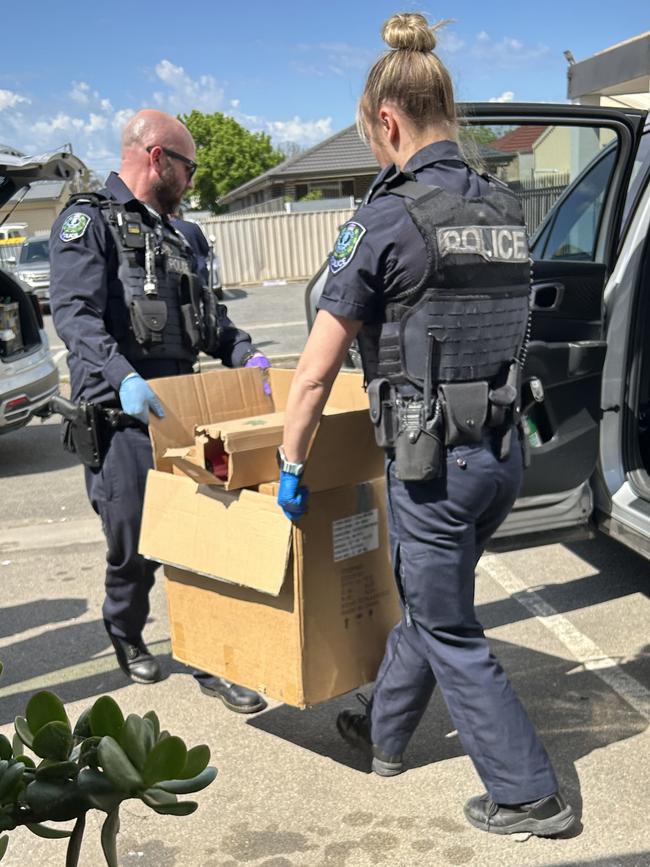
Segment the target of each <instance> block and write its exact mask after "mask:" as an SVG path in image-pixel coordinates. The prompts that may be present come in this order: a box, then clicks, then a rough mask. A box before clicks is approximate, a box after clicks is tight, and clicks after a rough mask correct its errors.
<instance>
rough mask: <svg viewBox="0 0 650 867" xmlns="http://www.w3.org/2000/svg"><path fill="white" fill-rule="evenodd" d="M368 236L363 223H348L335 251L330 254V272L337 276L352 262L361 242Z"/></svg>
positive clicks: (337, 240)
mask: <svg viewBox="0 0 650 867" xmlns="http://www.w3.org/2000/svg"><path fill="white" fill-rule="evenodd" d="M365 234H366V228H365V226H362V225H361V223H356V222H355V221H354V220H348V222H347V223H346V224H345V225H344V226H343V227H342V228H341V231H340V233H339V236H338V238H337V239H336V244H334V249H333V250H332V252H331V253H330V271H331V272H332V274H336V273H337V272H338V271H340V270H341V268H345V266H346V265H347V264H348V263H349V262H350V261H351V259H352V257H353V256H354V254H355V252H356V249H357V247H358V246H359V241H360V240H361V239H362V238H363V236H364V235H365Z"/></svg>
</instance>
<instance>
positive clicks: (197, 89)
mask: <svg viewBox="0 0 650 867" xmlns="http://www.w3.org/2000/svg"><path fill="white" fill-rule="evenodd" d="M348 48H350V46H346V45H345V44H344V43H333V44H331V45H329V46H328V50H329V51H330V52H331V53H332V54H333V55H334V54H335V53H338V55H339V56H341V57H344V56H345V54H346V49H348ZM346 62H352V61H351V59H350V58H348V61H346ZM343 69H344V67H343V65H342V66H341V70H342V71H343ZM155 81H156V86H155V87H154V93H151V94H150V95H149V98H148V99H145V100H144V101H143V102H142V103H140V104H137V105H128V104H127V105H122V106H119V107H114V106H113V105H112V103H111V101H110V100H109V99H107V98H106V97H104V96H103V95H102V94H100V93H99V92H98V91H97V90H95V89H94V88H93V86H92V82H91V83H88V82H85V81H72V82H71V83H70V86H69V88H68V92H67V94H66V97H67V98H66V99H64V100H62V101H61V102H60V103H59V104H58V106H57V109H56V110H53V109H52V108H49V107H48V106H47V105H42V104H41V105H34V104H32V103H30V100H29V99H28V98H27V97H26V96H21V95H19V94H16V93H12V92H11V91H3V90H0V112H1V113H0V141H6V142H7V143H8V144H11V145H14V146H15V147H16V148H18V149H20V150H22V151H25V152H27V153H38V152H40V151H44V150H50V149H55V148H57V147H60V146H61V145H63V144H66V143H68V142H69V143H70V144H72V147H73V150H74V152H75V153H76V154H78V155H79V156H80V157H81V159H82V160H84V161H85V162H86V163H87V164H88V165H89V166H90V167H91V168H92V169H94V170H95V171H96V172H98V173H99V174H100V175H105V174H106V173H107V172H108V171H109V170H110V169H115V168H116V167H117V166H118V165H119V158H120V138H121V134H122V130H123V128H124V125H125V124H126V122H127V121H128V120H129V119H130V118H131V117H133V115H134V114H135V112H136V111H138V110H139V109H140V108H143V107H145V106H152V105H156V106H157V107H159V108H160V109H162V110H164V111H168V112H170V113H172V114H176V113H181V112H182V113H185V112H190V111H191V110H192V109H193V108H196V109H198V110H199V111H204V112H213V111H225V112H227V113H229V114H230V115H231V116H232V117H234V118H235V120H237V121H238V122H239V123H241V124H242V126H244V127H246V128H248V129H250V130H252V131H254V132H257V131H262V132H265V133H267V134H268V135H270V136H271V138H272V140H273V143H274V144H275V145H280V144H284V143H286V142H295V143H296V144H299V145H302V146H304V147H310V146H311V145H314V144H316V143H317V142H319V141H321V140H322V139H324V138H326V137H327V136H329V135H331V134H332V118H331V117H322V118H318V117H316V118H313V119H309V118H307V119H305V118H302V117H299V116H297V115H296V116H294V117H291V118H289V119H286V120H284V119H281V120H275V119H271V118H269V117H268V116H265V115H261V114H253V113H251V112H249V113H247V112H245V111H244V110H243V109H242V106H241V101H240V100H239V99H227V98H226V95H225V93H224V89H223V88H222V87H221V86H220V85H219V83H218V82H217V80H216V79H215V78H214V77H213V76H211V75H200V76H199V77H198V78H196V79H194V78H192V77H191V76H190V75H189V74H188V73H187V71H186V70H185V69H184V68H183V67H182V66H177V65H176V64H174V63H172V62H171V61H170V60H166V59H164V60H161V61H160V63H158V64H157V65H156V67H155ZM3 108H11V109H12V110H11V111H4V112H2V111H1V110H2V109H3Z"/></svg>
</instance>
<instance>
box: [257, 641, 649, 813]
mask: <svg viewBox="0 0 650 867" xmlns="http://www.w3.org/2000/svg"><path fill="white" fill-rule="evenodd" d="M490 644H491V646H492V648H493V650H494V653H495V654H496V656H497V658H498V659H499V660H500V661H501V663H502V664H503V667H504V669H505V670H506V672H507V674H508V676H509V677H510V679H511V681H512V683H513V686H514V688H515V690H516V691H517V693H518V694H519V696H520V697H521V699H522V702H523V704H524V706H525V707H526V710H527V712H528V715H529V716H530V718H531V720H532V722H533V724H534V725H535V727H536V729H537V731H538V732H539V734H540V736H541V738H542V740H543V741H544V744H545V745H546V747H547V749H548V751H549V753H550V755H551V759H552V761H553V764H554V767H555V769H556V772H557V774H558V777H559V779H560V785H561V787H562V790H563V791H564V793H565V795H566V797H567V799H568V800H569V801H570V803H571V804H572V806H573V808H574V809H575V810H576V813H577V814H578V816H580V815H581V812H582V798H581V795H580V783H579V779H578V774H577V771H576V769H575V764H576V762H577V761H578V760H579V759H580V758H582V757H583V756H585V755H588V754H589V753H591V752H593V751H594V750H597V749H601V748H603V747H606V746H608V745H609V744H613V743H617V742H618V741H622V740H625V739H627V738H630V737H634V736H635V735H638V734H640V733H641V732H643V731H645V729H646V728H647V727H648V720H647V719H645V717H643V716H642V715H641V714H640V713H638V712H637V711H636V710H634V708H632V707H631V706H630V705H628V704H627V702H625V701H624V700H623V699H622V698H621V697H619V696H618V695H617V694H616V693H615V692H614V691H613V690H611V689H610V688H609V687H608V686H606V684H605V683H604V682H603V681H602V680H601V679H600V678H599V677H598V676H597V675H596V674H594V673H593V672H591V671H586V670H584V669H583V668H582V667H580V666H579V665H578V664H577V663H576V661H575V660H574V659H564V658H562V657H558V656H552V655H549V654H546V653H540V652H538V651H533V650H530V649H529V648H524V647H520V646H518V645H513V644H509V643H506V642H501V641H491V642H490ZM648 649H650V647H649V648H645V649H644V651H643V652H642V655H645V654H646V653H647V651H648ZM620 667H621V669H623V670H624V671H626V670H627V669H628V668H630V669H631V668H632V667H633V662H631V663H629V664H628V663H626V664H623V665H621V666H620ZM364 692H365V693H366V695H368V696H369V695H370V693H371V689H370V687H368V688H364ZM355 705H356V702H355V700H354V695H353V694H348V695H347V696H343V697H340V698H337V699H334V700H332V701H329V702H325V703H324V704H322V705H317V706H316V707H314V708H312V709H310V710H307V711H300V710H297V709H295V708H292V707H288V706H287V705H282V706H280V707H278V708H275V709H272V710H270V711H267V712H266V713H264V714H261V715H259V716H257V717H255V718H253V719H250V720H248V725H251V726H253V727H254V728H257V729H260V730H261V731H265V732H267V733H268V734H272V735H275V736H276V737H279V738H282V739H283V740H286V741H289V742H291V743H294V744H296V745H297V746H300V747H302V748H303V749H307V750H310V751H311V752H314V753H317V754H318V755H321V756H325V757H327V758H331V759H332V760H333V761H336V762H339V763H340V764H343V765H346V766H347V767H349V768H352V769H354V770H360V771H365V772H366V773H367V772H369V762H368V760H367V759H366V758H365V757H364V756H363V755H362V754H359V753H358V752H357V751H354V750H353V749H352V748H351V747H349V746H348V745H347V744H345V743H344V742H343V741H342V740H341V739H340V738H339V736H338V733H337V731H336V725H335V722H336V716H337V714H338V712H339V711H340V710H342V709H343V708H344V707H352V708H354V707H355ZM358 708H359V710H361V705H358ZM452 730H453V725H452V723H451V720H450V718H449V715H448V713H447V710H446V707H445V705H444V702H443V700H442V697H441V695H440V693H439V692H438V691H436V693H435V694H434V697H433V699H432V701H431V703H430V705H429V707H428V708H427V711H426V713H425V714H424V716H423V718H422V721H421V723H420V725H419V727H418V729H417V730H416V732H415V735H414V736H413V739H412V740H411V743H410V744H409V747H408V749H407V751H406V754H405V762H406V765H407V768H419V767H423V766H425V765H430V764H434V763H436V762H441V761H444V760H445V759H449V758H453V757H456V756H461V755H464V754H465V751H464V750H463V748H462V746H461V744H460V742H459V740H458V737H457V736H456V735H455V734H452ZM450 735H451V736H450Z"/></svg>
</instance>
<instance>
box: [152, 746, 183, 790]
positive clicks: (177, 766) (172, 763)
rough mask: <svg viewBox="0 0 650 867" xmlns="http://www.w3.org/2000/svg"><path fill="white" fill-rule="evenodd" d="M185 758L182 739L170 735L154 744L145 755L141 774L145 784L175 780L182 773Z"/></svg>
mask: <svg viewBox="0 0 650 867" xmlns="http://www.w3.org/2000/svg"><path fill="white" fill-rule="evenodd" d="M186 760H187V747H186V746H185V744H184V743H183V741H182V740H181V739H180V738H178V737H176V736H174V735H172V736H170V737H168V738H165V739H164V740H162V741H158V743H157V744H156V746H155V747H154V748H153V749H152V750H151V752H150V753H149V755H148V756H147V760H146V762H145V765H144V768H143V769H142V776H143V778H144V781H145V783H146V785H147V786H153V785H154V784H155V783H157V782H158V781H159V780H175V779H177V778H178V776H179V774H181V773H182V771H183V768H184V767H185V762H186Z"/></svg>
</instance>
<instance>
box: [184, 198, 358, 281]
mask: <svg viewBox="0 0 650 867" xmlns="http://www.w3.org/2000/svg"><path fill="white" fill-rule="evenodd" d="M353 213H354V210H353V209H352V208H345V209H339V210H332V211H314V212H310V213H300V214H286V213H281V214H258V215H250V216H244V217H241V216H240V215H239V213H236V214H233V215H231V216H228V215H225V216H223V217H216V218H215V219H214V220H206V221H203V222H202V223H201V224H200V225H201V228H202V229H203V231H204V232H205V234H206V235H207V236H208V237H210V236H211V235H213V236H214V238H215V242H214V246H215V251H216V252H217V253H218V255H219V261H220V263H221V272H222V273H221V279H222V281H223V283H224V285H226V286H233V285H238V284H241V283H262V282H264V281H265V280H278V279H284V280H309V279H310V278H311V277H312V276H313V275H314V274H315V273H316V271H317V270H318V269H319V268H320V266H321V265H322V264H323V262H324V260H325V256H326V255H327V254H328V253H329V252H330V250H331V249H332V246H333V244H334V241H335V239H336V236H337V234H338V231H339V227H340V226H341V225H342V224H343V223H345V221H346V220H349V219H350V217H351V216H352V214H353Z"/></svg>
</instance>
